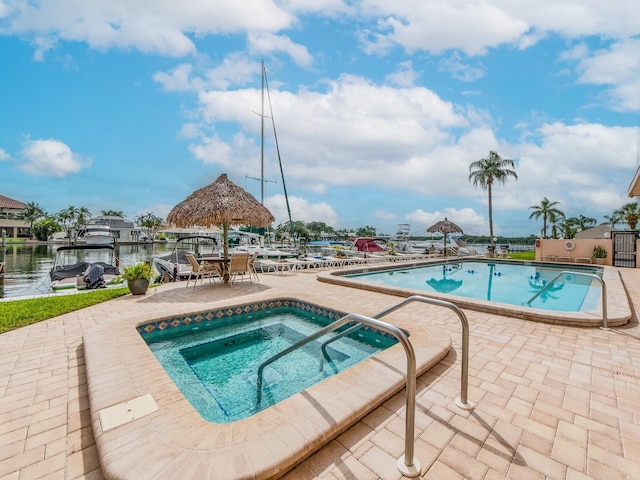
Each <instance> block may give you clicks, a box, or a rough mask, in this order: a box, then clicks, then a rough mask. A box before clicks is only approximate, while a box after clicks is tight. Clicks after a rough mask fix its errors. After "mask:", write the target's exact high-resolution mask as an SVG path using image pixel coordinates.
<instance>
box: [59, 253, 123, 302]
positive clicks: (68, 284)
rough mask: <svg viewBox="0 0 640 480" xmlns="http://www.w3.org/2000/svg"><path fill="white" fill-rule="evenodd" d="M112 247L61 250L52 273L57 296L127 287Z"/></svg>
mask: <svg viewBox="0 0 640 480" xmlns="http://www.w3.org/2000/svg"><path fill="white" fill-rule="evenodd" d="M117 264H118V260H117V258H116V256H115V251H114V248H113V247H112V246H111V245H68V246H63V247H60V248H58V250H57V251H56V258H55V261H54V264H53V267H52V268H51V270H50V271H49V279H50V280H51V289H52V290H53V291H54V292H62V291H67V292H71V291H76V290H93V289H98V288H114V287H121V286H124V285H125V283H124V282H123V281H122V280H121V279H120V278H119V276H120V268H119V267H118V265H117Z"/></svg>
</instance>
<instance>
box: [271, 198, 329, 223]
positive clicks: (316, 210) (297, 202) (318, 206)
mask: <svg viewBox="0 0 640 480" xmlns="http://www.w3.org/2000/svg"><path fill="white" fill-rule="evenodd" d="M288 199H289V207H290V209H291V217H292V218H293V219H294V220H295V221H301V222H324V223H326V224H327V225H336V224H337V223H338V214H337V213H336V211H335V210H334V209H333V207H331V206H330V205H329V204H328V203H326V202H319V203H309V202H308V201H307V200H306V199H304V198H301V197H296V196H288ZM265 206H266V207H267V208H268V209H269V211H270V212H271V213H272V214H273V216H274V217H275V218H276V221H275V222H274V223H275V225H279V224H281V223H286V222H288V221H289V215H288V213H287V204H286V199H285V197H284V195H282V194H278V195H274V196H271V197H267V198H266V199H265Z"/></svg>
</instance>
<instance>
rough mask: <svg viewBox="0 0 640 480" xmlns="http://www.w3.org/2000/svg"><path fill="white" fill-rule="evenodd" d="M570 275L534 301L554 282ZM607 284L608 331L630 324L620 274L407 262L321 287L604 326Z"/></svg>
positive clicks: (355, 271)
mask: <svg viewBox="0 0 640 480" xmlns="http://www.w3.org/2000/svg"><path fill="white" fill-rule="evenodd" d="M562 271H569V272H573V273H568V274H566V275H563V276H562V277H560V278H559V279H558V280H556V281H555V282H553V284H552V285H551V286H550V287H548V288H547V289H545V291H544V292H543V294H542V295H539V296H538V297H536V298H533V297H534V295H536V293H538V292H540V291H541V289H542V288H544V287H545V286H546V285H547V283H549V282H550V281H551V280H552V279H553V277H554V276H555V275H556V274H558V273H559V272H562ZM580 272H583V273H587V274H592V275H593V274H595V275H597V276H599V277H600V278H602V279H603V281H604V282H605V284H606V289H607V298H605V301H606V304H607V310H608V315H607V317H608V326H618V325H624V324H626V323H627V322H628V321H629V319H630V318H631V308H630V306H629V302H628V299H627V295H626V292H625V290H624V287H623V285H622V282H621V281H620V276H619V274H618V272H617V270H616V269H615V268H613V267H599V266H589V265H576V264H553V263H547V262H536V261H528V262H518V261H514V260H499V259H490V260H489V259H488V260H485V261H483V260H478V259H474V260H462V261H461V260H457V259H456V260H453V261H452V260H448V261H416V262H407V263H405V264H404V265H403V266H402V267H399V266H398V265H397V264H394V265H393V266H389V265H387V266H367V267H358V268H352V269H350V270H342V271H338V272H327V273H322V274H319V275H318V279H319V280H320V281H324V282H328V283H334V284H338V285H343V286H349V287H353V288H359V289H365V290H370V291H376V292H380V293H386V294H391V295H397V296H410V295H426V296H430V297H434V298H440V299H442V300H448V301H451V302H453V303H455V304H456V305H457V306H459V307H461V308H469V309H471V310H477V311H483V312H490V313H497V314H501V315H508V316H512V317H516V318H521V319H525V320H534V321H543V322H547V323H557V324H564V325H579V326H599V325H602V324H603V315H602V288H601V286H600V282H598V281H597V280H596V279H594V278H593V277H590V276H584V275H580V274H579V273H580Z"/></svg>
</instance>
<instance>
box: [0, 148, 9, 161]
mask: <svg viewBox="0 0 640 480" xmlns="http://www.w3.org/2000/svg"><path fill="white" fill-rule="evenodd" d="M10 158H11V155H9V154H8V153H7V152H6V151H5V150H4V149H3V148H0V162H6V161H7V160H9V159H10Z"/></svg>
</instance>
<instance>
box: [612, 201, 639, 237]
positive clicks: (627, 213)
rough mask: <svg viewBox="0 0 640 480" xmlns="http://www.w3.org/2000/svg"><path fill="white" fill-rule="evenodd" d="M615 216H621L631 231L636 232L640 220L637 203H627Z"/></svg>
mask: <svg viewBox="0 0 640 480" xmlns="http://www.w3.org/2000/svg"><path fill="white" fill-rule="evenodd" d="M614 214H618V215H620V216H621V217H622V218H624V221H625V222H627V225H629V229H630V230H635V229H636V225H637V224H638V220H639V219H640V210H639V209H638V204H637V203H636V202H629V203H625V204H624V205H623V206H622V207H620V208H619V209H618V210H616V211H615V212H614Z"/></svg>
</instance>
